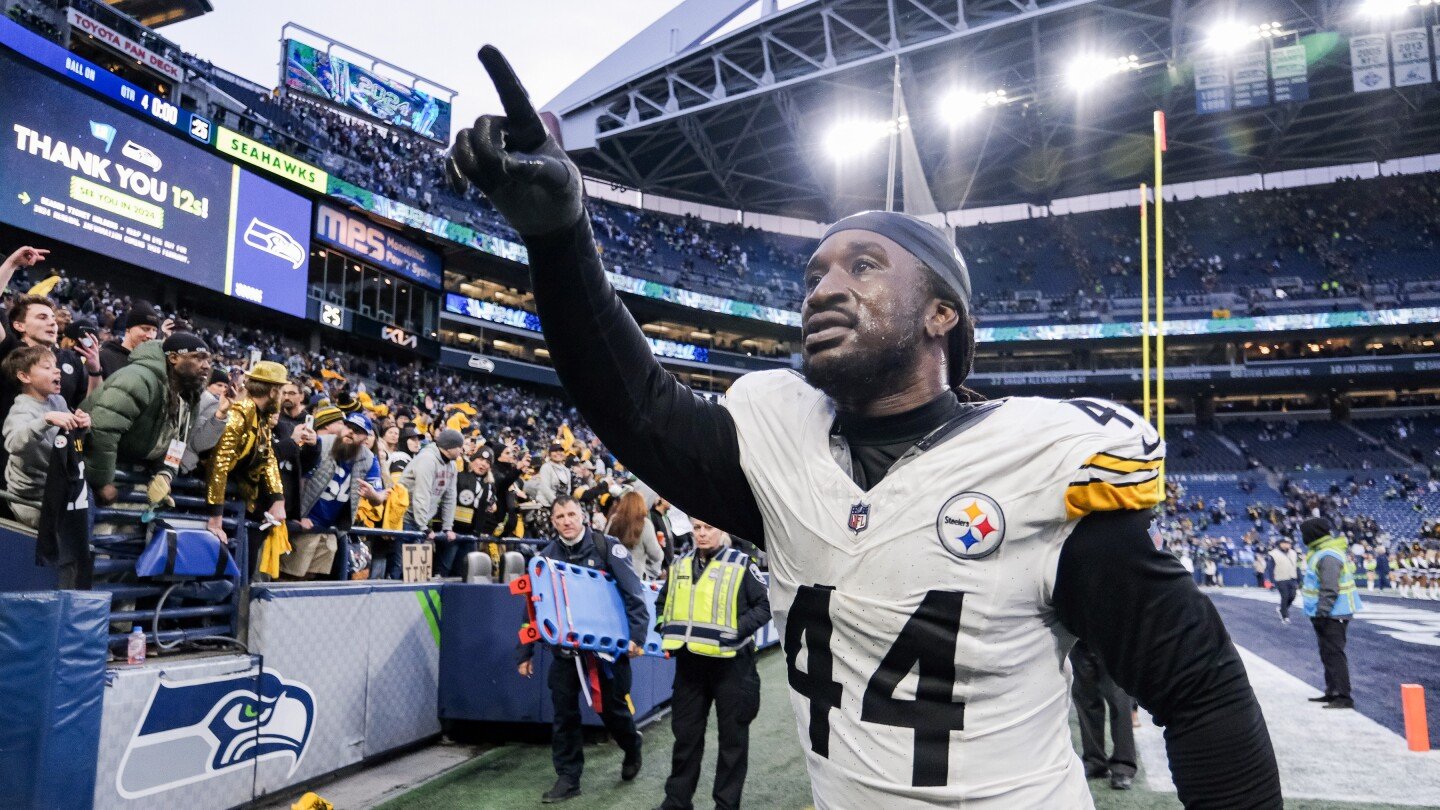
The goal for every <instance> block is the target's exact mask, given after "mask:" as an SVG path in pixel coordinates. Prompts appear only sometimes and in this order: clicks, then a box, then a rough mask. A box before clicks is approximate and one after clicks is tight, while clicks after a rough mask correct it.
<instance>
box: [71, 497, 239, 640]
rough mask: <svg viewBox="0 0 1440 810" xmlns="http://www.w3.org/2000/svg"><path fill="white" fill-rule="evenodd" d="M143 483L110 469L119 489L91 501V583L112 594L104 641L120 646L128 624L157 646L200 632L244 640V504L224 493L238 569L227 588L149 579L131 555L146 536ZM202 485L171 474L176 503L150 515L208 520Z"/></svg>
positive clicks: (199, 635) (126, 636)
mask: <svg viewBox="0 0 1440 810" xmlns="http://www.w3.org/2000/svg"><path fill="white" fill-rule="evenodd" d="M147 482H148V479H146V478H142V477H140V476H135V475H131V474H127V473H124V472H117V473H116V480H115V483H116V486H117V487H119V488H120V497H119V498H118V499H117V500H116V501H115V503H113V504H110V505H108V506H94V507H92V508H91V518H92V531H91V535H90V547H91V550H92V552H93V553H94V555H95V560H94V573H95V583H94V586H93V587H94V590H97V591H108V592H109V593H110V595H111V613H110V621H111V633H110V636H109V644H110V646H111V648H118V647H124V646H125V644H126V642H127V640H128V639H129V633H128V632H126V630H127V628H129V627H130V626H133V625H140V626H141V627H142V629H144V630H145V637H146V640H147V641H148V642H149V643H150V644H151V645H152V647H153V648H154V649H155V650H157V651H158V652H160V653H164V652H168V651H171V650H173V649H175V648H176V647H179V646H181V645H182V644H184V643H185V642H194V641H198V640H201V639H214V640H217V641H232V642H239V643H241V644H243V643H244V638H245V635H244V634H245V627H244V616H245V613H246V611H245V610H244V609H243V606H244V605H245V602H246V601H247V600H248V599H249V593H250V544H249V539H250V531H251V528H252V527H251V525H249V524H248V523H247V522H246V520H245V515H244V505H243V503H241V502H240V501H239V500H238V499H236V498H227V500H226V502H225V507H224V509H225V511H224V513H223V514H224V517H223V525H224V530H225V533H226V535H227V536H228V537H229V542H228V548H229V551H230V554H231V556H232V557H233V558H234V560H235V566H236V568H238V569H239V572H240V573H239V576H238V577H237V578H236V579H235V580H234V582H233V583H230V587H228V588H227V587H226V586H225V585H224V584H220V585H211V584H206V581H204V580H198V581H193V582H164V581H155V580H151V579H147V578H142V577H138V576H136V574H135V563H136V560H138V559H139V558H140V555H141V553H143V552H144V550H145V546H146V541H147V540H148V538H149V525H148V524H146V523H144V522H142V518H144V517H146V516H147V513H146V511H145V509H146V507H147V506H148V503H147V501H146V497H145V491H144V484H145V483H147ZM137 485H138V486H137ZM203 488H204V484H203V483H202V482H201V481H200V480H198V479H195V478H183V477H182V478H177V479H175V481H174V483H173V485H172V490H173V492H172V495H171V497H172V498H173V499H174V501H175V505H174V506H173V507H167V508H165V509H162V510H158V511H156V512H154V513H153V514H150V515H149V517H151V518H152V519H154V520H167V521H168V520H173V521H181V522H184V521H195V520H204V519H207V518H208V517H209V507H208V505H207V504H206V502H205V498H204V497H203V495H201V494H197V493H203V491H204V489H203ZM216 582H220V583H225V582H228V580H216ZM227 590H228V593H227V592H226V591H227Z"/></svg>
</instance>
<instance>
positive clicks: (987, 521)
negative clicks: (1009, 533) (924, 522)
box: [935, 492, 1005, 560]
mask: <svg viewBox="0 0 1440 810" xmlns="http://www.w3.org/2000/svg"><path fill="white" fill-rule="evenodd" d="M935 532H936V533H937V534H939V535H940V545H942V546H944V547H945V550H946V551H948V552H950V553H951V554H954V555H955V556H956V557H959V558H960V559H962V560H978V559H980V558H981V557H985V556H988V555H990V554H991V553H992V552H994V551H995V549H997V548H999V547H1000V541H1001V540H1004V539H1005V513H1004V512H1002V511H1001V510H1000V504H998V503H996V502H995V499H994V498H992V497H990V496H989V495H985V494H982V493H979V492H962V493H960V494H959V495H956V496H955V497H953V498H951V499H950V500H948V501H946V502H945V506H943V507H941V509H940V514H939V515H938V516H937V517H936V518H935Z"/></svg>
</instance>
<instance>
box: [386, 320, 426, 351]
mask: <svg viewBox="0 0 1440 810" xmlns="http://www.w3.org/2000/svg"><path fill="white" fill-rule="evenodd" d="M380 337H382V338H384V339H386V340H388V341H390V342H391V343H394V344H395V345H396V346H404V347H405V348H407V349H413V348H415V347H416V346H418V345H420V341H419V340H418V339H417V338H416V337H415V336H414V335H411V334H407V333H406V332H405V330H404V329H401V328H400V327H398V326H382V327H380Z"/></svg>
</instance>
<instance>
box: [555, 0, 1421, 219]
mask: <svg viewBox="0 0 1440 810" xmlns="http://www.w3.org/2000/svg"><path fill="white" fill-rule="evenodd" d="M757 5H758V6H759V7H760V9H759V10H760V11H761V13H760V14H759V15H758V18H757V19H754V20H753V21H750V22H748V23H745V24H741V25H738V26H736V25H735V23H736V22H737V21H738V19H743V18H739V16H738V15H741V14H742V12H746V11H747V10H751V11H752V13H753V10H754V9H753V7H755V6H757ZM1392 5H1394V8H1395V11H1396V12H1397V14H1399V15H1401V16H1396V17H1393V18H1386V19H1385V20H1384V21H1383V22H1382V21H1378V20H1377V19H1375V18H1372V17H1367V16H1363V15H1362V13H1361V10H1360V7H1361V3H1360V2H1359V0H1350V1H1349V2H1343V1H1341V2H1336V1H1334V0H1261V1H1260V2H1254V3H1245V4H1236V3H1233V2H1189V1H1188V0H803V1H802V2H799V3H796V4H795V5H791V6H789V7H787V8H784V9H778V8H777V7H776V3H775V0H687V1H686V2H684V3H682V4H681V5H680V6H678V7H677V8H676V9H674V10H673V11H671V12H670V13H669V14H667V15H665V16H664V17H662V18H661V19H660V20H658V21H657V22H656V23H654V24H653V25H651V26H650V27H649V28H647V29H646V30H645V31H643V32H641V33H640V34H639V35H637V36H636V37H634V38H633V39H632V40H631V41H630V42H629V43H627V44H626V45H625V46H623V47H622V48H621V49H619V50H618V51H616V52H615V53H614V54H612V55H611V56H609V57H607V58H606V59H605V60H604V61H602V62H601V63H600V64H599V65H597V66H596V68H595V69H594V70H592V71H590V72H588V73H587V74H586V75H585V76H583V77H582V78H581V79H580V80H578V81H577V82H575V83H574V84H573V85H571V86H570V87H569V88H567V89H566V90H565V91H564V92H562V93H561V94H560V95H559V96H557V97H556V98H555V99H554V100H553V101H551V102H550V103H549V104H547V105H545V108H544V109H545V110H546V111H548V112H550V113H553V114H555V115H556V116H557V117H558V119H559V121H560V130H561V133H562V135H563V138H564V142H565V147H566V149H568V150H570V152H571V153H572V155H574V156H575V158H576V159H577V160H578V162H579V164H580V166H581V168H582V169H583V170H584V171H585V172H586V174H587V175H589V176H591V177H593V178H596V179H599V180H603V181H609V182H612V183H616V184H619V185H623V186H628V187H631V188H636V189H639V190H641V191H643V192H647V193H654V194H661V195H664V196H668V197H674V198H678V199H682V200H688V201H693V202H699V203H705V204H710V205H719V206H725V207H730V208H738V209H743V210H746V211H751V212H756V213H770V214H781V215H787V216H793V217H801V218H806V219H812V220H818V221H822V222H824V221H832V220H834V219H835V218H837V217H839V216H843V215H845V214H847V213H850V212H853V211H856V210H862V209H865V208H878V207H882V206H883V203H884V199H885V185H886V183H885V179H886V170H887V166H888V159H887V156H886V155H887V152H888V150H887V149H886V148H884V146H878V147H875V148H871V149H869V150H866V151H864V152H863V154H862V155H860V156H859V157H852V158H851V159H849V160H836V159H835V158H834V157H833V156H832V155H830V154H828V153H827V150H826V149H825V148H824V146H823V144H824V143H825V140H826V138H827V137H834V133H835V131H836V130H837V129H838V130H840V132H841V133H842V135H843V134H844V133H846V131H847V130H846V128H847V127H848V128H849V132H848V134H849V135H851V136H852V140H853V137H854V136H855V135H856V133H857V132H860V133H863V131H864V128H866V127H870V128H873V127H875V126H876V123H875V122H886V121H889V122H890V124H889V126H892V127H893V126H896V125H895V123H894V122H896V121H900V120H902V119H901V118H899V117H897V116H895V115H894V112H893V109H894V108H893V107H892V87H893V82H892V76H893V75H894V73H895V71H896V69H897V68H896V66H897V64H898V70H899V75H900V86H901V87H902V88H903V98H904V102H905V107H904V109H905V110H906V111H908V120H906V121H905V124H904V126H906V127H908V129H909V130H910V131H911V133H913V136H914V139H915V146H916V153H917V154H918V155H919V156H920V160H919V163H920V165H921V166H922V167H923V171H924V175H925V179H926V180H927V181H928V184H929V187H930V191H931V193H932V194H933V197H934V202H935V204H936V206H937V207H938V209H939V210H941V211H947V210H957V209H961V208H976V207H981V206H988V205H1002V204H1011V203H1021V202H1028V203H1034V204H1044V203H1047V202H1049V201H1051V200H1054V199H1058V198H1063V197H1070V196H1077V195H1082V194H1091V193H1099V192H1108V191H1116V190H1122V189H1125V188H1134V187H1135V184H1137V183H1139V182H1141V181H1143V180H1146V179H1148V177H1149V175H1150V173H1151V169H1150V167H1151V165H1152V163H1151V160H1152V158H1151V154H1152V150H1151V131H1152V129H1151V121H1152V115H1151V113H1152V111H1153V110H1156V109H1160V110H1164V111H1165V112H1166V114H1167V117H1168V139H1169V152H1168V155H1167V158H1166V164H1165V176H1166V180H1167V182H1172V181H1173V182H1178V181H1187V180H1207V179H1213V178H1216V177H1225V176H1232V175H1246V174H1254V173H1261V172H1274V171H1283V170H1288V169H1298V168H1311V167H1319V166H1330V165H1337V164H1347V163H1361V162H1368V161H1383V160H1388V159H1392V158H1398V157H1406V156H1412V155H1418V154H1424V153H1427V152H1433V151H1435V144H1436V143H1440V103H1437V87H1440V85H1436V84H1433V83H1427V84H1422V85H1419V86H1415V87H1405V88H1398V89H1393V88H1392V89H1387V90H1383V91H1378V92H1364V93H1357V92H1354V91H1353V87H1352V77H1351V70H1350V64H1349V61H1350V60H1349V45H1348V38H1349V35H1350V34H1357V33H1368V32H1372V31H1377V30H1378V31H1384V30H1389V29H1392V28H1402V27H1410V26H1419V27H1426V28H1428V24H1427V23H1433V22H1435V20H1430V19H1429V18H1428V17H1427V16H1425V15H1430V14H1431V13H1432V12H1431V11H1430V10H1429V9H1428V8H1417V7H1410V8H1404V5H1405V4H1403V3H1395V4H1392ZM1404 14H1411V15H1413V18H1407V17H1404V16H1403V15H1404ZM726 23H730V24H731V26H732V27H733V30H727V29H725V28H724V26H725V25H726ZM1266 23H1278V26H1275V27H1271V26H1269V25H1266V26H1265V28H1266V33H1265V35H1264V36H1263V37H1261V36H1257V35H1256V34H1255V32H1256V27H1257V26H1260V25H1263V24H1266ZM1217 25H1226V26H1228V27H1225V28H1221V29H1218V30H1220V31H1221V32H1223V33H1222V35H1220V37H1219V38H1218V39H1217V38H1216V36H1217V35H1216V33H1215V32H1216V30H1217V29H1216V26H1217ZM1226 37H1231V38H1232V39H1234V40H1235V41H1229V40H1227V39H1226ZM1242 40H1243V41H1242ZM1291 44H1303V45H1304V46H1305V51H1306V57H1307V62H1308V65H1309V68H1308V80H1309V85H1308V91H1309V100H1308V101H1302V102H1285V103H1276V104H1270V105H1264V106H1259V107H1255V108H1251V109H1245V110H1235V111H1228V112H1219V113H1211V114H1199V113H1197V104H1196V94H1195V82H1194V65H1195V62H1196V60H1197V59H1204V58H1206V57H1207V56H1208V57H1213V56H1214V54H1215V53H1216V50H1215V47H1216V46H1217V45H1219V46H1221V47H1223V48H1235V47H1237V46H1238V47H1239V48H1241V49H1242V50H1245V49H1253V48H1269V47H1281V46H1285V45H1291ZM1132 57H1133V58H1132ZM1116 59H1118V60H1120V61H1119V64H1120V66H1121V67H1122V68H1125V69H1124V70H1121V71H1119V72H1118V73H1117V74H1116V75H1113V76H1109V77H1108V79H1106V80H1104V81H1101V79H1103V78H1105V75H1104V74H1106V73H1109V72H1110V70H1112V69H1113V68H1112V67H1111V66H1112V65H1114V64H1116V63H1115V62H1114V61H1113V60H1116ZM1077 60H1078V61H1077ZM1087 60H1088V61H1087ZM1078 66H1088V67H1078ZM1077 69H1078V70H1079V71H1080V72H1079V73H1078V74H1077V73H1076V70H1077ZM1387 76H1388V73H1387ZM1076 84H1080V85H1093V86H1091V87H1089V90H1088V91H1087V92H1080V91H1079V90H1077V88H1076ZM957 91H958V93H959V95H958V96H957V97H958V98H960V99H969V100H973V102H974V103H973V104H972V105H970V108H969V109H964V108H961V109H952V108H947V102H946V101H945V99H946V97H947V95H949V94H952V93H956V92H957ZM1000 91H1003V99H1001V97H1000ZM986 93H990V94H992V95H991V96H990V97H989V103H988V104H987V103H985V95H984V94H986ZM956 118H958V119H959V120H955V119H956ZM860 140H861V141H862V142H863V141H864V138H863V137H860ZM881 140H888V139H887V138H881ZM897 207H899V206H897Z"/></svg>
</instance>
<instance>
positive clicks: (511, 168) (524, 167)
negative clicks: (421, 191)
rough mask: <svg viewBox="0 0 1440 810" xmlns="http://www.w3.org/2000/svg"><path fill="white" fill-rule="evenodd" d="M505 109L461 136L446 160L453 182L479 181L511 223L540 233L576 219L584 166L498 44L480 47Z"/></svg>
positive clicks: (459, 186)
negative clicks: (549, 124) (552, 129)
mask: <svg viewBox="0 0 1440 810" xmlns="http://www.w3.org/2000/svg"><path fill="white" fill-rule="evenodd" d="M480 64H482V65H484V66H485V71H486V72H487V73H489V74H490V81H491V82H493V83H494V84H495V92H497V93H498V94H499V95H500V103H501V104H502V105H504V107H505V115H504V116H503V117H502V116H498V115H482V116H480V117H479V118H477V119H475V125H474V126H473V127H470V128H469V129H462V130H460V133H459V134H457V135H456V136H455V145H454V146H453V147H451V149H450V156H449V159H448V160H446V161H445V176H446V178H447V179H448V180H449V182H450V187H451V188H453V189H454V190H455V191H456V192H457V193H463V192H464V190H465V188H466V186H467V184H468V183H474V184H475V186H476V188H478V189H480V191H481V193H483V194H484V195H485V196H486V197H488V198H489V200H490V202H491V203H492V204H493V205H494V206H495V208H496V209H497V210H498V211H499V212H500V213H501V214H504V215H505V219H507V220H509V222H510V226H511V227H513V228H514V229H515V230H516V231H518V232H520V234H522V235H539V234H545V233H551V232H553V231H558V230H560V229H561V228H565V227H568V226H570V225H573V224H575V221H576V220H577V219H579V218H580V215H581V212H582V211H583V210H584V206H583V205H582V204H581V200H582V199H583V190H582V186H581V183H580V170H579V169H578V168H576V166H575V164H574V163H572V162H571V161H570V158H569V157H568V156H567V155H566V154H565V150H564V149H561V148H560V144H559V143H556V141H555V139H554V138H553V137H551V135H550V133H549V132H547V131H546V130H545V125H544V124H543V123H541V121H540V116H539V114H537V113H536V112H535V108H534V107H533V106H531V104H530V96H529V94H527V93H526V92H525V88H524V86H522V85H521V84H520V80H519V79H518V78H516V77H515V71H514V70H513V69H511V67H510V63H509V62H507V61H505V57H504V56H503V55H502V54H501V53H500V51H499V50H498V49H496V48H495V47H494V46H493V45H486V46H485V47H483V48H481V49H480Z"/></svg>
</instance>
